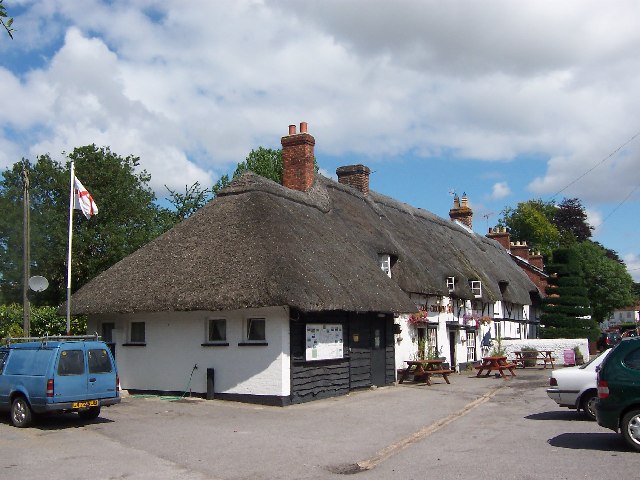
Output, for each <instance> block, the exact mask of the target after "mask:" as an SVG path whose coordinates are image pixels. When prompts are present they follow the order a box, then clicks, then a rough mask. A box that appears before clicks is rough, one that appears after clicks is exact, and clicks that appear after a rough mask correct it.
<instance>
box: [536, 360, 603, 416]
mask: <svg viewBox="0 0 640 480" xmlns="http://www.w3.org/2000/svg"><path fill="white" fill-rule="evenodd" d="M609 352H611V349H610V348H608V349H607V350H605V351H604V352H602V353H601V354H600V355H598V356H597V357H594V358H592V359H591V360H590V361H589V362H587V363H585V364H584V365H579V366H575V367H566V368H560V369H558V370H554V371H553V372H552V373H551V377H550V378H549V388H547V395H549V398H551V399H552V400H554V401H555V402H556V403H557V404H558V405H560V406H561V407H568V408H573V409H576V410H582V411H583V412H584V414H585V415H586V416H587V417H589V418H590V419H591V420H595V419H596V411H595V404H596V402H597V401H598V387H597V375H598V373H597V371H596V368H597V367H598V366H600V364H601V363H602V361H603V360H604V359H605V358H606V357H607V355H609Z"/></svg>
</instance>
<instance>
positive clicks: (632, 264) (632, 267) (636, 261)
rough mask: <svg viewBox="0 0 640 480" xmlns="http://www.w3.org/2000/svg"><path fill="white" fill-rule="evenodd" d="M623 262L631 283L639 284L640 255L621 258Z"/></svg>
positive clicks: (632, 254) (628, 255) (630, 254)
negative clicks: (631, 279) (631, 278)
mask: <svg viewBox="0 0 640 480" xmlns="http://www.w3.org/2000/svg"><path fill="white" fill-rule="evenodd" d="M623 260H624V263H625V264H626V265H627V271H628V272H629V274H630V275H631V277H633V281H634V282H640V255H638V254H635V253H629V254H627V255H625V256H624V257H623Z"/></svg>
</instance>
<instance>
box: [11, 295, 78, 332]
mask: <svg viewBox="0 0 640 480" xmlns="http://www.w3.org/2000/svg"><path fill="white" fill-rule="evenodd" d="M22 325H23V314H22V305H18V304H17V303H12V304H10V305H0V340H2V339H5V338H7V337H14V338H15V337H22V336H24V330H23V329H22ZM30 327H31V336H32V337H43V336H45V335H66V330H67V319H66V318H65V317H63V316H61V315H58V313H57V310H56V308H55V307H32V308H31V323H30ZM86 333H87V321H86V318H85V317H77V318H72V319H71V335H85V334H86Z"/></svg>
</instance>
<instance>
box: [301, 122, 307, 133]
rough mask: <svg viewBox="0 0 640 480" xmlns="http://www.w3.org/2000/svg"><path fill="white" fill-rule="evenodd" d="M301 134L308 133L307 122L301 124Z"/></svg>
mask: <svg viewBox="0 0 640 480" xmlns="http://www.w3.org/2000/svg"><path fill="white" fill-rule="evenodd" d="M300 133H307V122H300Z"/></svg>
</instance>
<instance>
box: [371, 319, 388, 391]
mask: <svg viewBox="0 0 640 480" xmlns="http://www.w3.org/2000/svg"><path fill="white" fill-rule="evenodd" d="M385 333H386V332H385V319H384V318H378V317H377V316H376V317H372V318H371V384H372V385H376V386H383V385H385V384H386V369H387V338H386V334H385Z"/></svg>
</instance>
